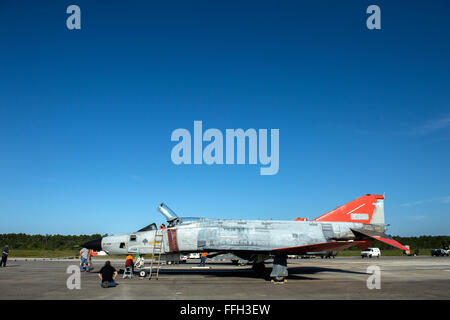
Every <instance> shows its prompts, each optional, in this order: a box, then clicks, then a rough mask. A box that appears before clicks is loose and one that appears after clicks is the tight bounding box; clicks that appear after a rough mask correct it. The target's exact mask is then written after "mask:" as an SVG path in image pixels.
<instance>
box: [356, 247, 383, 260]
mask: <svg viewBox="0 0 450 320" xmlns="http://www.w3.org/2000/svg"><path fill="white" fill-rule="evenodd" d="M380 256H381V251H380V249H379V248H367V249H366V250H363V251H361V258H363V259H364V258H372V257H377V258H379V257H380Z"/></svg>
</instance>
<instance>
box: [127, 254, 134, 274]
mask: <svg viewBox="0 0 450 320" xmlns="http://www.w3.org/2000/svg"><path fill="white" fill-rule="evenodd" d="M127 267H129V268H131V272H134V261H133V256H132V255H131V254H129V255H128V256H127V257H126V259H125V268H127Z"/></svg>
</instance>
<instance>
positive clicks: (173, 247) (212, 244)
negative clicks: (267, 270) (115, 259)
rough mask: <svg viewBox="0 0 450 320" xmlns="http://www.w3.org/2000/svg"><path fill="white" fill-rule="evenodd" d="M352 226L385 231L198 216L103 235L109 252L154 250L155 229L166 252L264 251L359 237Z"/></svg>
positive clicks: (348, 225) (344, 225)
mask: <svg viewBox="0 0 450 320" xmlns="http://www.w3.org/2000/svg"><path fill="white" fill-rule="evenodd" d="M351 229H358V230H371V231H377V232H384V231H385V227H384V225H373V224H372V225H368V224H363V223H350V222H319V221H283V220H220V219H197V220H194V221H190V222H184V223H180V224H178V225H176V226H174V227H171V228H168V229H163V230H151V231H142V232H136V233H132V234H125V235H120V236H109V237H104V238H103V239H102V249H103V250H104V251H106V252H107V253H109V254H128V253H138V254H151V253H152V252H153V243H154V239H155V233H156V232H158V233H162V234H163V243H164V246H163V253H176V252H200V251H207V252H217V251H220V252H244V251H247V252H260V253H265V254H269V253H270V252H271V251H272V250H275V249H281V248H290V247H299V246H305V245H312V244H320V243H326V242H330V241H334V240H337V241H343V240H355V238H356V237H355V234H354V233H353V232H352V230H351Z"/></svg>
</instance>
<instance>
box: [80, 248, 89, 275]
mask: <svg viewBox="0 0 450 320" xmlns="http://www.w3.org/2000/svg"><path fill="white" fill-rule="evenodd" d="M89 256H90V252H89V249H86V248H83V249H81V250H80V260H81V261H80V271H83V265H84V266H85V268H86V271H87V272H89V261H88V259H89Z"/></svg>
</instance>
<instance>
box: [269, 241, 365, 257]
mask: <svg viewBox="0 0 450 320" xmlns="http://www.w3.org/2000/svg"><path fill="white" fill-rule="evenodd" d="M361 243H364V241H333V242H325V243H317V244H309V245H306V246H298V247H288V248H279V249H274V250H272V251H274V252H286V253H293V254H305V253H308V252H322V251H341V250H344V249H347V248H350V247H352V246H356V245H358V244H361Z"/></svg>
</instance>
